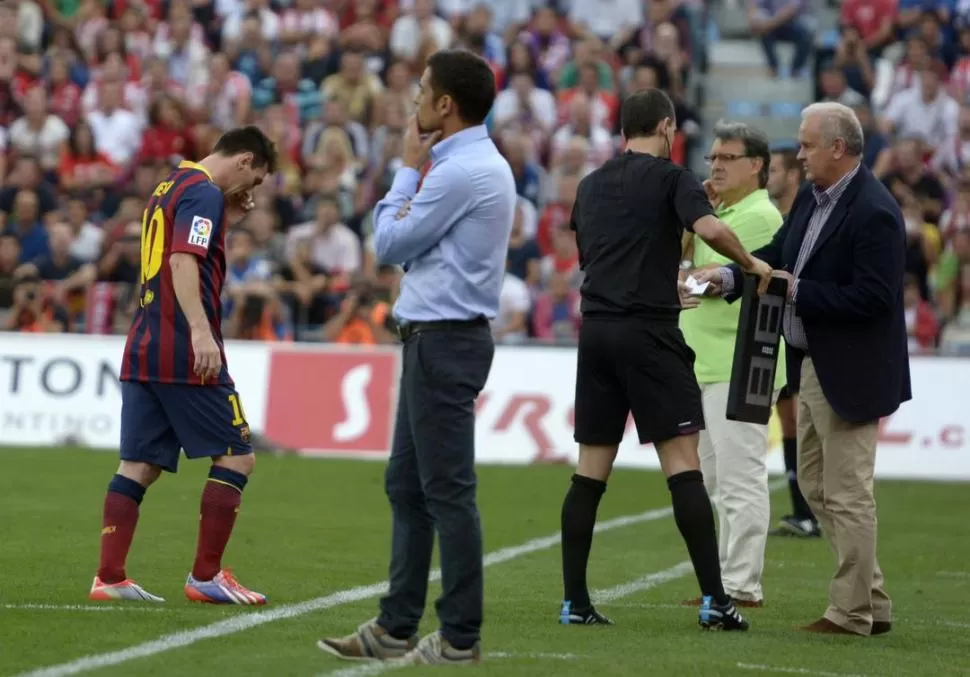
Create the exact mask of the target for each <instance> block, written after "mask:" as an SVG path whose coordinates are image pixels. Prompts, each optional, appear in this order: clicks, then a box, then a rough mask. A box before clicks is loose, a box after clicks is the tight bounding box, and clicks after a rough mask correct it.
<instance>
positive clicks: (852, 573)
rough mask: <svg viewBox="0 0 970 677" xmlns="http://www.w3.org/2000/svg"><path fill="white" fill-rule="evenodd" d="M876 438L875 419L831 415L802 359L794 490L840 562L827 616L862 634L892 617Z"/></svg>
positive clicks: (812, 372)
mask: <svg viewBox="0 0 970 677" xmlns="http://www.w3.org/2000/svg"><path fill="white" fill-rule="evenodd" d="M878 433H879V422H878V421H872V422H871V423H862V424H859V423H850V422H848V421H845V420H844V419H842V418H840V417H839V415H838V414H836V413H835V412H834V411H833V410H832V407H831V406H829V403H828V401H827V400H826V399H825V394H824V393H823V392H822V386H821V385H820V384H819V382H818V376H817V375H816V373H815V367H814V366H813V364H812V361H811V360H810V359H808V358H806V359H805V361H804V362H803V363H802V372H801V386H800V388H799V393H798V486H799V487H801V489H802V493H803V494H805V499H806V500H807V501H808V504H809V506H811V508H812V511H813V512H814V513H815V517H816V518H817V519H818V523H819V526H821V528H822V533H823V534H824V535H825V536H826V538H828V541H829V545H831V546H832V550H833V551H834V552H835V555H836V558H837V559H838V567H837V568H836V571H835V576H834V577H833V578H832V582H831V583H830V584H829V606H828V609H827V610H826V611H825V618H827V619H828V620H830V621H832V622H833V623H835V624H836V625H840V626H842V627H843V628H846V629H848V630H851V631H853V632H856V633H859V634H861V635H868V634H869V633H870V631H871V629H872V622H873V620H876V621H891V620H892V602H891V600H890V599H889V596H888V595H887V594H886V593H885V591H884V590H883V576H882V571H880V570H879V563H878V562H877V561H876V499H875V497H874V495H873V474H874V472H875V465H876V440H877V438H878Z"/></svg>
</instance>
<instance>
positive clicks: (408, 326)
mask: <svg viewBox="0 0 970 677" xmlns="http://www.w3.org/2000/svg"><path fill="white" fill-rule="evenodd" d="M487 326H488V318H486V317H484V316H479V317H476V318H475V319H473V320H431V321H428V322H402V323H400V324H398V326H397V335H398V336H400V337H401V340H402V341H407V340H408V338H410V337H411V336H413V335H414V334H420V333H421V332H423V331H447V330H449V329H471V328H473V327H487Z"/></svg>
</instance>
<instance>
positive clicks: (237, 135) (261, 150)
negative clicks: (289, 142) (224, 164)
mask: <svg viewBox="0 0 970 677" xmlns="http://www.w3.org/2000/svg"><path fill="white" fill-rule="evenodd" d="M212 152H213V153H216V154H218V155H223V156H225V157H232V156H233V155H239V154H240V153H252V154H253V167H255V168H262V167H266V172H267V173H269V174H272V173H274V172H275V171H276V144H274V143H273V142H272V141H270V140H269V137H268V136H266V134H264V133H263V130H261V129H260V128H259V127H256V126H255V125H246V126H245V127H237V128H236V129H230V130H229V131H228V132H226V133H225V134H223V135H222V136H220V137H219V140H218V141H216V145H215V147H213V149H212Z"/></svg>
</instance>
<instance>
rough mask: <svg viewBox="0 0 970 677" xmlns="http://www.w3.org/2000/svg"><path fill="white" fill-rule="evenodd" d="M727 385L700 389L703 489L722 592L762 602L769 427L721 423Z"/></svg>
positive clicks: (741, 423) (768, 506) (768, 515)
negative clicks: (714, 525)
mask: <svg viewBox="0 0 970 677" xmlns="http://www.w3.org/2000/svg"><path fill="white" fill-rule="evenodd" d="M729 389H730V384H729V383H707V384H702V385H701V394H702V396H703V402H704V422H705V424H706V426H707V427H706V429H705V430H702V431H701V433H700V444H699V447H698V452H699V454H700V458H701V472H703V473H704V484H705V485H706V487H707V493H708V494H710V496H711V500H712V501H713V503H714V508H715V509H716V510H717V517H718V547H719V550H720V560H721V577H722V579H723V580H724V591H725V592H726V593H727V594H729V595H731V597H733V598H734V599H740V600H746V601H750V602H757V601H761V600H762V599H763V598H764V593H763V591H762V589H761V579H762V576H763V574H764V569H765V544H766V541H767V538H768V526H769V520H770V517H771V505H770V497H769V495H768V466H767V463H766V461H767V457H768V426H766V425H758V424H755V423H743V422H740V421H729V420H728V419H727V418H726V417H725V412H726V411H727V398H728V390H729Z"/></svg>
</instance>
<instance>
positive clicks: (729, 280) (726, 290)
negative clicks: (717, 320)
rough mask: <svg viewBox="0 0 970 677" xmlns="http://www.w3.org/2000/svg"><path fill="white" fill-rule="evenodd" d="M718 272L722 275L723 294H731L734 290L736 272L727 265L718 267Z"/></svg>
mask: <svg viewBox="0 0 970 677" xmlns="http://www.w3.org/2000/svg"><path fill="white" fill-rule="evenodd" d="M717 272H718V273H719V274H720V276H721V296H725V295H726V294H730V293H731V292H732V291H734V273H733V272H731V269H730V268H728V267H727V266H725V267H723V268H718V269H717Z"/></svg>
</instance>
